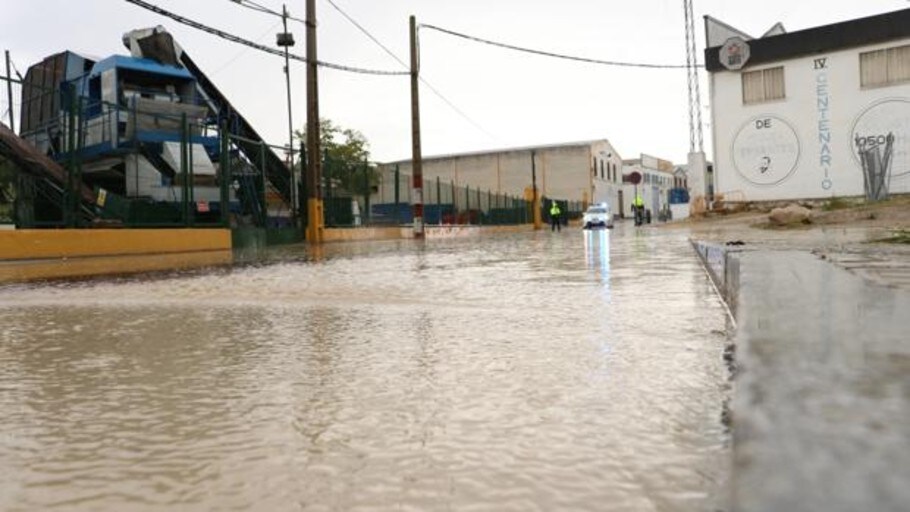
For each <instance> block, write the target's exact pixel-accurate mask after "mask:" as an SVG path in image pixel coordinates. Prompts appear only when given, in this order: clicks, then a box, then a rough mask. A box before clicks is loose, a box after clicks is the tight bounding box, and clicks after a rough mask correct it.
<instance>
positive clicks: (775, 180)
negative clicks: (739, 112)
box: [731, 115, 799, 185]
mask: <svg viewBox="0 0 910 512" xmlns="http://www.w3.org/2000/svg"><path fill="white" fill-rule="evenodd" d="M731 149H732V153H733V166H734V167H736V171H737V172H738V173H739V174H740V175H741V176H742V177H743V178H745V179H746V180H748V181H749V182H750V183H753V184H755V185H777V184H779V183H781V182H782V181H784V180H785V179H787V178H789V177H790V175H791V174H793V171H795V170H796V164H797V162H798V161H799V138H798V137H797V136H796V131H795V130H793V127H792V126H790V124H789V123H787V122H786V121H784V120H783V119H781V118H779V117H777V116H771V115H765V116H758V117H754V118H752V119H750V120H748V121H746V123H745V124H744V125H743V126H742V127H741V128H740V129H739V132H737V134H736V137H735V138H734V139H733V146H732V148H731Z"/></svg>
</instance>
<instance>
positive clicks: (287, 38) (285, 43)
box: [276, 4, 298, 224]
mask: <svg viewBox="0 0 910 512" xmlns="http://www.w3.org/2000/svg"><path fill="white" fill-rule="evenodd" d="M288 16H289V13H288V8H287V5H284V4H282V6H281V22H282V24H283V26H284V31H283V32H280V33H279V34H278V35H277V41H276V44H277V45H278V46H279V47H281V48H284V78H285V82H286V83H287V90H288V158H289V159H290V165H289V166H288V169H289V171H290V174H291V187H290V188H291V212H292V215H293V217H294V223H295V224H296V223H297V217H298V215H297V205H298V198H297V179H296V171H295V170H294V119H293V113H292V110H291V66H290V62H291V60H290V54H289V48H290V47H291V46H294V34H292V33H290V32H288Z"/></svg>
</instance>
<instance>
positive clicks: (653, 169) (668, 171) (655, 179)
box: [614, 155, 688, 218]
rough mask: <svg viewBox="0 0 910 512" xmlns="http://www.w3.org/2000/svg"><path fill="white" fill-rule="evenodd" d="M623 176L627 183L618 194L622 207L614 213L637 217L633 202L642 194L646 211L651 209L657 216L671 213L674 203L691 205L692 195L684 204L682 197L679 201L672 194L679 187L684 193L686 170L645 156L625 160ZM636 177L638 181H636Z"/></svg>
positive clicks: (619, 205)
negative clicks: (636, 176)
mask: <svg viewBox="0 0 910 512" xmlns="http://www.w3.org/2000/svg"><path fill="white" fill-rule="evenodd" d="M622 173H623V183H622V187H621V188H620V190H619V194H618V195H619V199H618V208H617V209H615V210H614V211H615V212H618V213H621V214H622V216H624V217H629V218H631V217H633V216H634V214H633V211H632V200H633V199H634V198H635V196H636V195H638V194H640V195H641V198H642V200H643V201H644V203H645V208H646V209H648V210H650V211H651V213H652V215H654V216H656V215H657V214H658V212H662V211H666V210H668V209H669V208H670V203H671V200H672V201H673V202H674V203H678V202H685V203H688V195H686V196H685V201H683V198H682V197H680V198H679V200H677V199H676V197H675V196H674V195H673V194H671V191H672V190H674V187H677V185H678V186H679V187H678V189H679V190H684V189H685V186H686V181H687V179H686V176H685V170H683V169H682V168H678V167H676V166H674V165H673V163H672V162H670V161H668V160H662V159H660V158H656V157H653V156H650V155H641V156H640V157H639V158H636V159H627V160H623V167H622ZM636 174H637V175H638V178H633V176H634V175H636ZM635 181H638V183H635ZM671 196H673V197H671Z"/></svg>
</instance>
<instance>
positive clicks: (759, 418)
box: [692, 241, 910, 512]
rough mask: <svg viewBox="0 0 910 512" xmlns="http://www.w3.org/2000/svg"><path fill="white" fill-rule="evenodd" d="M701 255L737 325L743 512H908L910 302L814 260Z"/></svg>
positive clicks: (781, 254)
mask: <svg viewBox="0 0 910 512" xmlns="http://www.w3.org/2000/svg"><path fill="white" fill-rule="evenodd" d="M692 244H693V247H694V248H695V250H696V253H697V254H698V255H699V257H700V258H701V260H702V261H703V262H704V266H705V269H706V271H707V273H708V275H709V276H710V278H711V280H712V281H713V282H714V283H715V285H716V286H717V289H718V292H719V293H720V294H721V296H722V297H723V298H724V300H725V301H727V303H728V305H729V307H730V309H731V310H732V311H734V313H733V314H734V315H735V319H736V324H737V325H736V334H735V344H736V367H737V373H736V378H735V382H734V386H733V387H734V391H733V398H732V401H731V403H732V405H731V410H732V418H733V422H732V424H733V465H732V467H733V470H732V475H731V478H730V482H731V495H732V505H731V508H732V510H735V511H748V512H752V511H766V510H789V511H802V510H805V511H816V510H826V511H844V512H846V511H853V510H875V511H891V510H894V511H897V510H906V508H905V507H906V504H907V503H910V487H908V486H907V485H906V482H908V481H910V426H908V425H910V386H908V382H910V381H908V378H907V375H908V374H910V344H908V343H907V341H906V339H907V331H908V330H910V324H908V323H907V321H906V314H907V311H910V293H908V292H907V291H906V290H899V289H894V288H890V287H887V286H883V285H881V284H880V283H875V282H872V281H869V280H866V279H863V278H861V277H859V276H857V275H855V274H852V273H850V272H848V271H846V270H844V269H843V268H840V267H838V266H836V265H833V264H831V263H830V262H828V261H824V260H822V259H821V258H819V257H817V256H814V255H812V254H810V253H808V252H806V251H793V250H783V251H772V250H762V249H758V250H748V251H742V250H740V248H739V247H727V246H720V245H716V244H710V243H704V242H697V241H693V242H692Z"/></svg>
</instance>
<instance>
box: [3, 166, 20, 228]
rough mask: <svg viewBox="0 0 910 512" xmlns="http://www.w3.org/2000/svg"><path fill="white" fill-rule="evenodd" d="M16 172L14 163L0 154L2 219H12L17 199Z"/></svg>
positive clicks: (5, 220) (4, 220)
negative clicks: (13, 207)
mask: <svg viewBox="0 0 910 512" xmlns="http://www.w3.org/2000/svg"><path fill="white" fill-rule="evenodd" d="M15 185H16V172H15V170H14V168H13V163H12V162H10V161H9V160H7V159H5V158H3V157H2V156H0V221H3V222H7V221H9V220H11V216H12V206H13V202H14V201H15V200H16V188H15Z"/></svg>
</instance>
